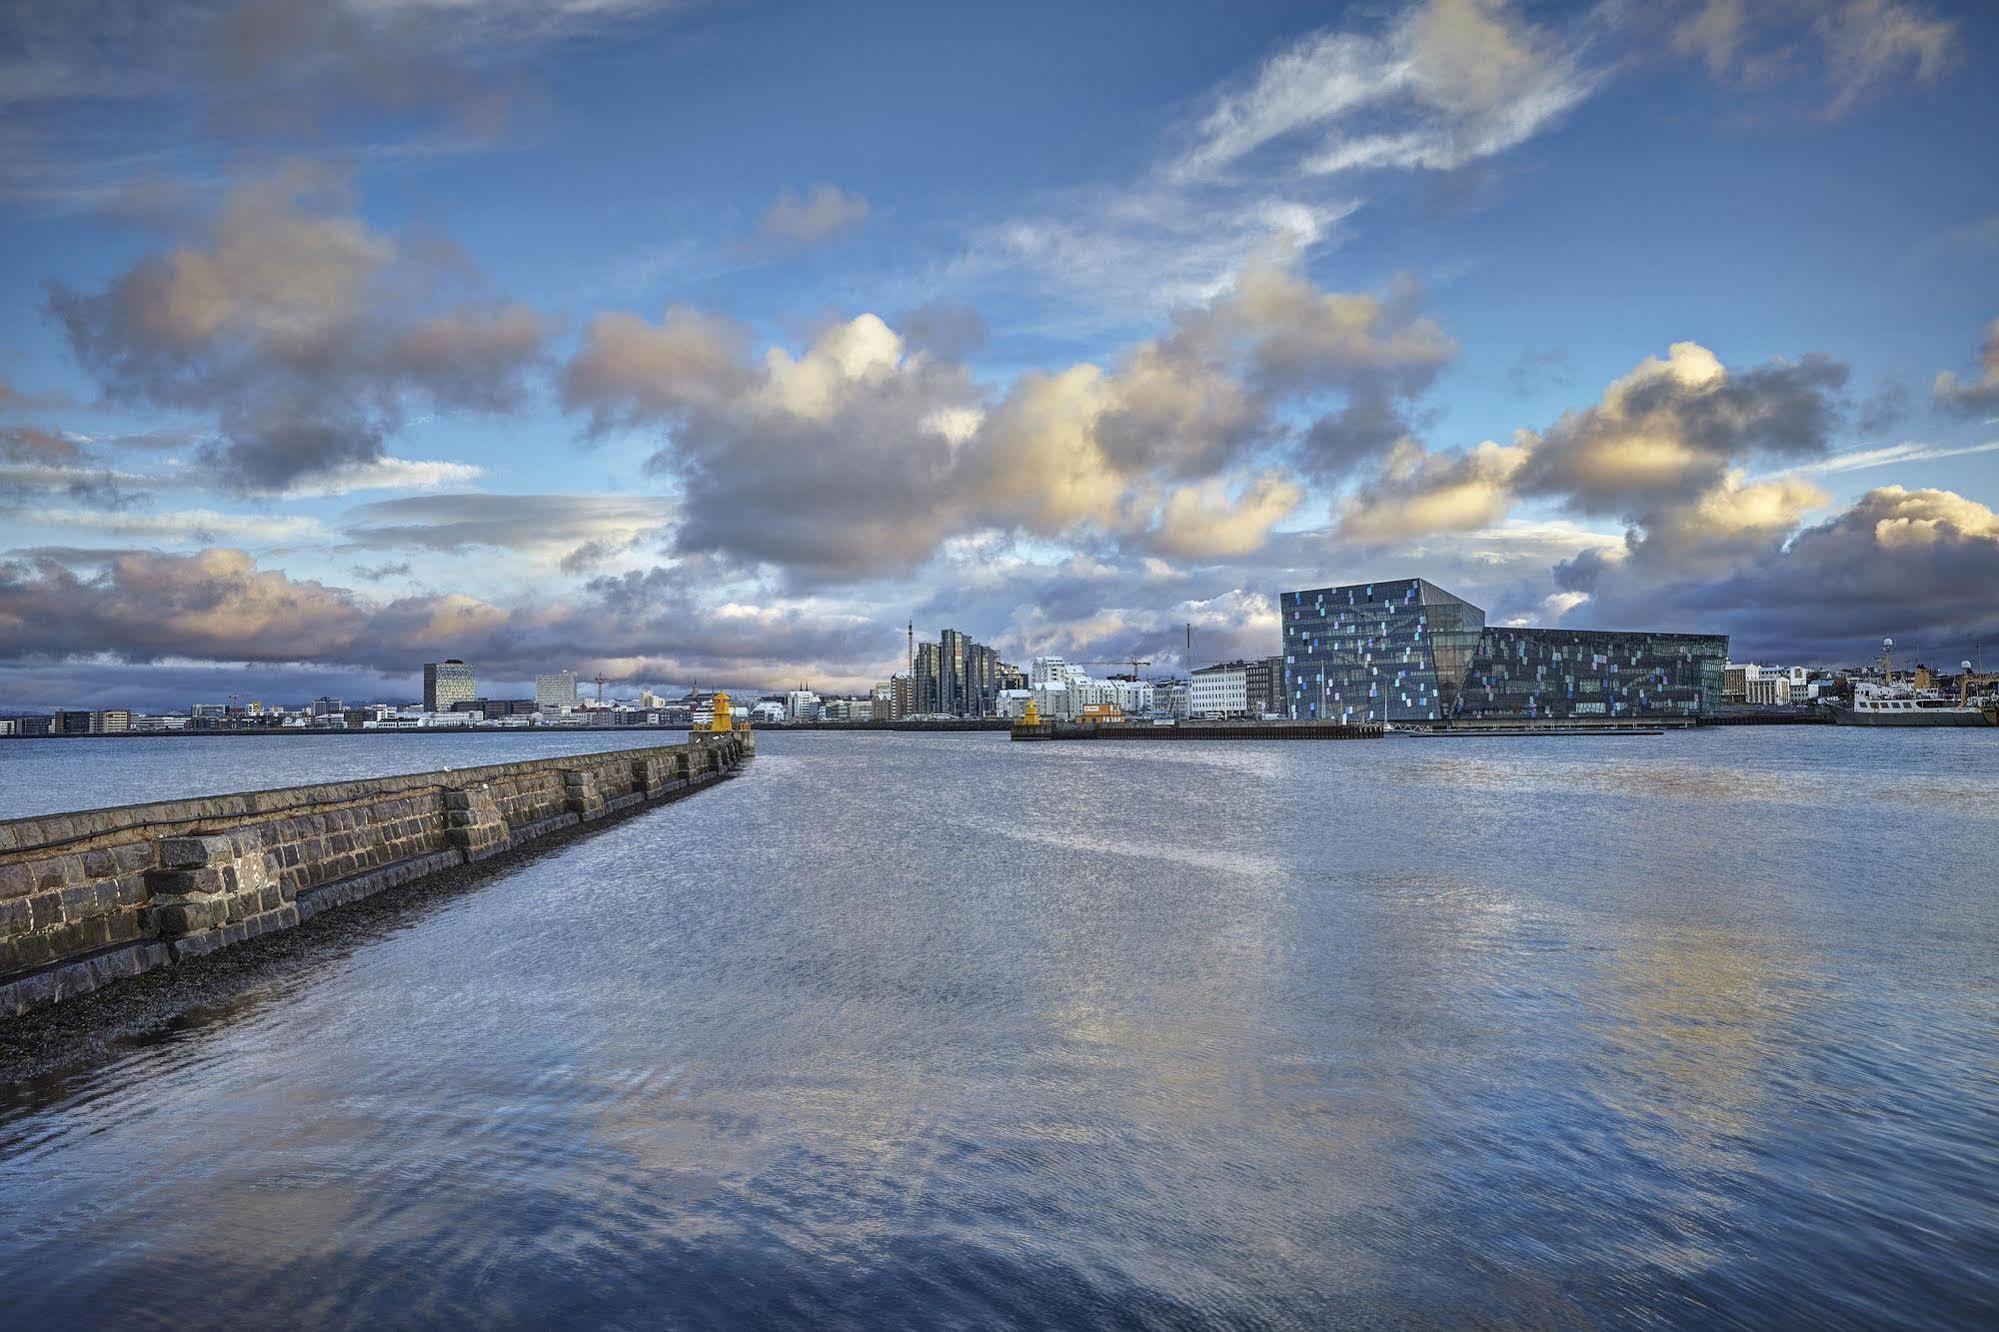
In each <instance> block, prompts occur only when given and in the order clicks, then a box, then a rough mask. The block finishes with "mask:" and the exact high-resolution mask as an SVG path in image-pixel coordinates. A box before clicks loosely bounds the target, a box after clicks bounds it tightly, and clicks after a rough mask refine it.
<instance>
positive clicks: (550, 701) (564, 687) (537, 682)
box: [534, 671, 576, 712]
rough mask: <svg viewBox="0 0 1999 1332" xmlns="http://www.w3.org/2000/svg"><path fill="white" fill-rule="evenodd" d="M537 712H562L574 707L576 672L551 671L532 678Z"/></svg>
mask: <svg viewBox="0 0 1999 1332" xmlns="http://www.w3.org/2000/svg"><path fill="white" fill-rule="evenodd" d="M534 706H535V711H537V712H563V711H566V710H568V709H570V708H573V707H575V706H576V672H575V671H552V672H549V673H548V674H545V675H537V676H535V678H534Z"/></svg>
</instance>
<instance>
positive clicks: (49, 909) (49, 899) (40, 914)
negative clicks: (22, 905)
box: [28, 892, 62, 930]
mask: <svg viewBox="0 0 1999 1332" xmlns="http://www.w3.org/2000/svg"><path fill="white" fill-rule="evenodd" d="M28 913H29V917H30V920H31V922H32V924H33V926H34V928H35V929H38V930H52V929H54V928H55V927H56V926H58V925H60V924H62V896H61V894H60V893H55V892H44V893H37V894H35V895H34V896H33V897H30V898H29V899H28Z"/></svg>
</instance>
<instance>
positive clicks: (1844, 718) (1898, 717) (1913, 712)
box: [1833, 708, 1999, 726]
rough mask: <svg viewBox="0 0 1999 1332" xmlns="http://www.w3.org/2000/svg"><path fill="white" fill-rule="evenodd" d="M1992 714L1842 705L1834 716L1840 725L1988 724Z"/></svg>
mask: <svg viewBox="0 0 1999 1332" xmlns="http://www.w3.org/2000/svg"><path fill="white" fill-rule="evenodd" d="M1995 715H1999V714H1993V713H1989V712H1979V711H1977V710H1976V709H1966V710H1962V711H1960V710H1958V709H1956V708H1951V709H1948V710H1947V709H1944V708H1930V709H1922V708H1910V709H1909V710H1908V711H1906V712H1899V711H1898V712H1856V711H1855V710H1853V709H1852V708H1841V709H1839V711H1837V712H1836V713H1834V714H1833V720H1834V721H1836V722H1838V723H1839V724H1840V725H1841V726H1991V725H1993V724H1994V719H1995Z"/></svg>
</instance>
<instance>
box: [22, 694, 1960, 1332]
mask: <svg viewBox="0 0 1999 1332" xmlns="http://www.w3.org/2000/svg"><path fill="white" fill-rule="evenodd" d="M572 739H574V740H577V741H579V743H578V744H577V749H578V750H579V751H580V750H584V749H590V748H596V749H602V748H607V747H609V745H607V744H606V743H604V740H605V737H601V736H589V737H571V736H560V737H548V738H547V739H544V737H541V736H538V735H531V736H499V737H487V736H477V737H473V736H465V737H448V738H436V739H433V738H428V737H399V736H398V737H375V738H350V739H347V740H340V741H329V740H323V739H317V738H299V739H297V740H295V741H293V740H268V741H264V740H230V739H223V740H217V741H212V742H210V741H200V740H186V739H159V740H150V739H148V740H119V741H102V742H46V743H27V744H14V745H0V817H9V816H15V815H21V814H27V813H33V812H42V811H45V810H48V809H50V808H61V807H73V808H81V807H85V806H94V805H104V804H114V803H121V802H123V801H126V800H142V799H158V798H164V797H169V796H184V795H192V794H197V793H204V792H213V791H222V790H233V789H244V788H247V787H264V786H277V785H284V784H287V783H288V782H291V781H307V780H331V779H335V778H339V777H342V776H350V775H362V774H363V773H364V772H366V773H378V772H384V771H397V770H403V771H416V770H424V769H429V768H435V767H440V766H443V765H445V764H447V763H449V764H454V765H462V766H470V765H472V764H474V763H478V762H497V761H504V760H505V759H507V758H511V757H527V756H532V755H536V754H543V753H549V752H556V751H554V750H551V749H548V748H546V747H545V746H546V745H547V744H548V743H552V742H554V741H557V740H559V741H561V742H564V743H567V742H568V741H570V740H572ZM656 739H657V736H655V735H651V734H648V735H646V736H643V737H640V738H639V739H638V740H636V741H634V742H635V743H642V742H647V741H650V740H656ZM584 741H589V742H594V743H582V742H584ZM454 746H455V748H453V747H454ZM447 748H448V749H449V756H446V755H447ZM758 749H759V752H758V757H757V758H756V760H755V761H754V763H752V764H751V765H750V767H749V768H748V769H747V770H746V772H745V773H744V775H742V776H741V777H739V778H738V779H736V780H734V781H731V782H727V783H724V784H722V785H720V786H718V787H717V788H715V789H713V790H710V791H707V792H704V793H702V794H700V795H698V796H695V797H694V798H692V799H689V800H686V801H683V802H680V803H677V804H673V805H670V806H667V807H663V808H658V809H654V810H650V811H647V812H644V813H641V814H638V815H636V816H634V817H633V818H631V819H629V820H627V821H624V822H621V823H619V824H617V825H616V826H615V827H612V828H609V829H606V830H604V831H603V832H600V833H596V834H593V835H590V836H588V837H584V838H581V839H579V840H575V841H571V842H569V843H567V844H565V845H562V846H560V847H557V848H555V849H553V850H551V851H549V852H547V853H545V854H541V855H538V856H534V857H531V858H525V859H522V860H519V861H512V862H508V863H506V864H504V865H503V866H502V867H501V868H500V869H499V870H498V871H497V872H496V873H495V874H494V875H493V876H492V877H491V878H490V879H488V880H487V881H485V882H483V883H481V884H479V885H478V886H476V887H475V888H473V889H472V890H470V891H464V892H456V893H452V894H445V895H439V896H438V897H437V898H436V899H435V900H433V901H430V902H427V903H423V904H421V905H419V906H416V907H413V908H412V909H411V910H409V911H407V912H406V913H404V914H402V915H401V916H399V917H398V918H397V920H396V923H395V924H394V926H393V928H385V929H382V930H378V931H375V932H374V933H372V934H368V935H366V936H362V937H357V938H354V939H350V940H347V941H346V942H343V943H341V944H339V945H338V946H332V945H329V946H328V947H325V948H323V949H319V950H316V951H314V952H312V953H310V954H308V955H307V957H306V959H305V960H304V961H303V962H301V963H300V965H298V966H297V967H296V968H295V969H293V970H291V971H289V972H287V973H286V974H284V976H283V977H282V979H277V980H272V981H270V982H269V983H267V984H263V985H261V986H259V987H256V988H252V989H250V990H247V991H245V992H243V993H241V994H240V995H239V996H237V997H236V998H235V999H234V1000H233V1001H231V1002H228V1003H226V1004H221V1005H218V1006H215V1007H211V1008H209V1009H206V1010H204V1011H201V1012H197V1013H194V1014H191V1015H189V1016H188V1017H187V1018H185V1019H184V1020H182V1021H179V1022H176V1023H174V1024H172V1025H171V1026H170V1027H169V1028H167V1029H163V1030H161V1031H158V1032H155V1033H152V1034H151V1035H149V1036H147V1037H145V1038H144V1039H138V1040H132V1041H128V1042H124V1043H122V1044H120V1045H118V1046H117V1048H115V1049H114V1050H112V1051H111V1052H109V1053H108V1054H107V1055H105V1056H104V1057H102V1058H99V1059H97V1060H95V1061H94V1062H91V1063H89V1064H86V1065H84V1066H81V1067H77V1068H73V1069H70V1070H68V1071H66V1072H63V1073H60V1074H56V1075H50V1076H46V1077H42V1078H39V1079H36V1080H33V1081H29V1082H23V1083H18V1084H16V1085H13V1086H11V1087H8V1088H5V1089H0V1309H4V1310H5V1316H4V1318H0V1323H5V1324H6V1325H9V1326H15V1327H23V1328H26V1327H44V1326H46V1327H57V1326H114V1325H115V1326H130V1325H135V1324H136V1325H173V1326H223V1325H228V1326H280V1325H283V1326H302V1327H323V1326H353V1325H363V1324H367V1325H374V1324H388V1325H407V1324H413V1323H414V1324H425V1325H438V1324H450V1325H464V1324H476V1325H483V1326H549V1325H556V1324H565V1325H585V1326H615V1327H633V1328H637V1327H658V1326H690V1327H739V1326H749V1327H801V1328H803V1327H813V1328H820V1327H855V1328H862V1327H865V1328H898V1327H908V1328H919V1327H921V1328H928V1327H938V1326H957V1327H981V1328H983V1327H995V1326H1041V1327H1054V1326H1060V1327H1161V1326H1164V1327H1193V1326H1204V1327H1205V1326H1230V1327H1301V1328H1302V1327H1326V1326H1352V1325H1361V1326H1432V1325H1466V1324H1470V1325H1479V1326H1517V1325H1522V1324H1531V1325H1544V1326H1609V1327H1658V1326H1702V1327H1712V1326H1737V1327H1770V1326H1804V1325H1811V1326H1830V1327H1856V1328H1858V1327H1937V1326H1964V1327H1975V1326H1990V1325H1991V1324H1992V1322H1993V1321H1994V1319H1995V1317H1999V1054H1995V1052H1999V869H1995V867H1996V866H1999V743H1995V741H1994V735H1993V733H1991V732H1975V731H1950V730H1939V731H1928V730H1925V731H1877V730H1864V729H1857V728H1843V727H1842V728H1834V727H1799V728H1790V727H1781V728H1764V727H1751V728H1733V729H1718V730H1702V731H1698V732H1687V733H1671V734H1667V735H1664V736H1657V737H1617V738H1613V737H1599V738H1587V739H1574V738H1570V739H1561V738H1545V737H1524V738H1485V739H1475V740H1461V741H1452V742H1449V743H1444V742H1430V741H1416V740H1407V739H1393V738H1391V739H1385V740H1380V741H1368V742H1357V743H1350V744H1336V745H1335V744H1325V745H1301V744H1285V743H1279V742H1264V743H1222V742H1217V743H1200V742H1187V743H1180V744H1170V745H1164V744H1162V745H1145V744H1139V743H1132V744H1126V745H1115V746H1113V745H1104V744H1080V743H1079V744H1058V743H1050V744H1038V745H1023V744H1010V743H1009V742H1008V740H1007V738H1006V737H1005V736H1004V735H995V734H990V733H988V734H976V733H975V734H944V735H899V734H892V733H867V734H839V733H831V732H808V733H797V734H785V733H782V732H767V733H763V734H761V735H760V736H759V746H758ZM475 751H476V754H477V756H476V757H474V756H471V755H473V754H474V752H475ZM343 765H345V766H343ZM51 801H55V802H58V803H57V804H55V805H52V804H51V803H50V802H51ZM27 1020H30V1021H32V1020H33V1019H32V1018H30V1019H27Z"/></svg>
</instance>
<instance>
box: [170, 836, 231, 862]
mask: <svg viewBox="0 0 1999 1332" xmlns="http://www.w3.org/2000/svg"><path fill="white" fill-rule="evenodd" d="M235 856H236V845H235V843H234V842H232V841H231V840H230V839H229V836H228V835H227V834H226V833H219V834H212V835H210V836H206V837H162V838H161V839H160V864H162V865H164V866H166V867H167V868H168V869H198V868H200V867H201V866H204V865H219V864H221V863H222V862H224V861H226V860H233V859H234V858H235Z"/></svg>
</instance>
